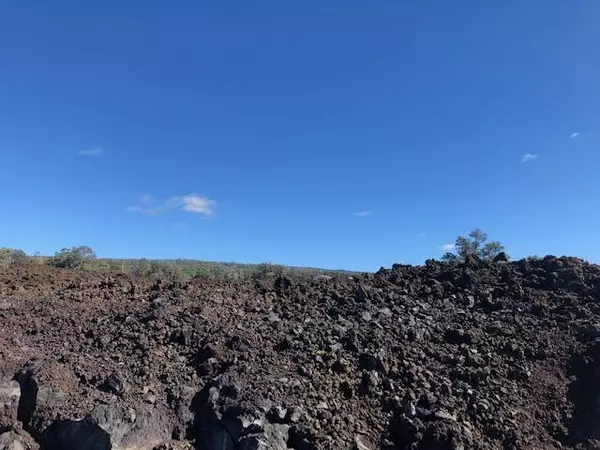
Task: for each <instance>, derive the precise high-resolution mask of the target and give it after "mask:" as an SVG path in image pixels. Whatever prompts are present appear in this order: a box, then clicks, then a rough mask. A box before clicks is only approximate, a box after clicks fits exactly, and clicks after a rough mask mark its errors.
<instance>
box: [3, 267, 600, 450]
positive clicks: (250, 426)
mask: <svg viewBox="0 0 600 450" xmlns="http://www.w3.org/2000/svg"><path fill="white" fill-rule="evenodd" d="M0 304H2V305H3V306H2V308H0V324H1V326H2V332H1V333H0V450H3V449H7V450H8V449H10V450H21V449H22V450H27V449H38V448H41V449H42V450H58V449H61V450H79V449H95V450H108V449H111V448H112V449H157V450H159V449H161V450H168V449H173V450H174V449H192V448H196V449H200V450H250V449H252V450H267V449H273V450H291V449H294V450H317V449H319V450H320V449H332V450H333V449H349V450H350V449H353V450H375V449H386V450H392V449H400V450H430V449H433V450H467V449H482V450H495V449H600V402H598V399H599V398H600V268H599V267H598V266H595V265H591V264H587V263H585V262H583V261H582V260H579V259H576V258H555V257H546V258H543V259H526V260H521V261H517V262H508V261H506V258H505V257H498V258H496V260H495V261H494V262H493V263H486V262H483V261H480V260H478V259H477V258H471V259H470V260H469V261H468V262H467V263H466V264H453V265H447V264H440V263H437V262H435V261H431V260H430V261H427V262H426V264H425V265H424V266H421V267H412V266H402V265H395V266H393V267H392V268H390V269H387V270H386V269H381V270H380V271H378V272H377V273H375V274H365V275H363V276H355V277H352V278H349V277H347V276H343V275H339V276H326V277H324V276H318V277H315V278H294V277H293V276H292V277H283V276H279V277H278V276H276V275H274V276H269V277H265V278H264V279H261V280H252V281H239V282H231V281H216V280H206V279H194V280H191V281H189V282H185V283H181V282H167V281H160V280H152V279H143V278H132V277H130V276H126V275H118V274H102V273H86V272H73V271H67V270H60V269H52V268H47V267H27V266H23V267H10V268H8V269H5V270H4V271H3V272H2V273H0Z"/></svg>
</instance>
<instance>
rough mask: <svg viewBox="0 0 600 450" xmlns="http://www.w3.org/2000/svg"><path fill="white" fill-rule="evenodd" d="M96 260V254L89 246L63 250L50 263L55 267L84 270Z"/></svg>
mask: <svg viewBox="0 0 600 450" xmlns="http://www.w3.org/2000/svg"><path fill="white" fill-rule="evenodd" d="M95 259H96V253H94V250H92V249H91V248H90V247H88V246H87V245H82V246H80V247H71V248H70V249H69V248H63V249H62V250H61V251H59V252H56V253H55V254H54V257H53V258H52V260H51V261H50V265H52V266H54V267H62V268H65V269H82V268H86V267H89V265H90V262H92V261H93V260H95Z"/></svg>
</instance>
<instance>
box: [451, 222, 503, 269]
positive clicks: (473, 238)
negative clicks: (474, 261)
mask: <svg viewBox="0 0 600 450" xmlns="http://www.w3.org/2000/svg"><path fill="white" fill-rule="evenodd" d="M487 239H488V236H487V234H486V233H484V232H483V231H481V230H480V229H479V228H476V229H474V230H473V231H471V232H470V233H469V235H468V236H458V237H457V238H456V241H455V243H454V251H453V252H447V253H445V254H444V256H442V261H445V262H458V261H461V262H464V261H466V260H467V258H468V257H469V256H477V257H479V258H481V259H482V260H484V261H492V260H493V259H494V258H495V257H496V256H498V255H499V254H500V253H501V252H504V245H502V244H501V243H500V242H499V241H491V242H486V241H487Z"/></svg>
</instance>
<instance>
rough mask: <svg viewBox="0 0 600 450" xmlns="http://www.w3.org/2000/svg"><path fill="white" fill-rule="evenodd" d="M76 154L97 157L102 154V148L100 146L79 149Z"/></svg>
mask: <svg viewBox="0 0 600 450" xmlns="http://www.w3.org/2000/svg"><path fill="white" fill-rule="evenodd" d="M77 154H78V155H79V156H90V157H98V156H102V155H103V154H104V149H103V148H102V147H94V148H88V149H85V150H79V151H78V152H77Z"/></svg>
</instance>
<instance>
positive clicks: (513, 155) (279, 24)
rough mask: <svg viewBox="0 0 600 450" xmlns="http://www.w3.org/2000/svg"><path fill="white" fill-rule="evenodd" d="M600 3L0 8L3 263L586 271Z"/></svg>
mask: <svg viewBox="0 0 600 450" xmlns="http://www.w3.org/2000/svg"><path fill="white" fill-rule="evenodd" d="M598 23H600V3H599V2H597V1H594V0H581V1H580V0H574V1H567V0H560V1H559V0H529V1H526V2H524V1H521V0H507V1H502V2H501V1H496V2H482V1H479V0H477V1H476V0H471V1H467V0H465V1H457V2H448V1H441V0H438V1H428V0H424V1H418V2H417V1H414V2H410V1H409V2H398V1H370V2H365V1H354V0H343V1H341V0H339V1H338V0H332V1H327V0H326V1H323V0H319V1H312V0H304V1H294V2H291V1H281V0H278V1H267V0H265V1H260V0H259V1H253V2H228V1H222V0H221V1H211V0H207V1H202V2H197V1H179V2H165V1H152V0H144V1H128V2H122V1H114V0H106V1H102V2H82V1H74V0H73V1H61V0H56V1H52V2H25V1H22V0H4V1H1V2H0V166H1V167H2V175H1V177H0V202H1V205H2V209H1V211H2V212H1V213H0V219H1V220H0V238H1V239H0V246H14V247H19V248H23V249H25V250H26V251H29V252H34V251H41V252H43V253H45V254H50V253H53V252H54V251H56V250H57V249H59V248H61V247H65V246H72V245H81V244H87V245H90V246H92V247H93V248H94V249H95V250H96V251H97V253H98V254H99V255H100V256H107V257H121V256H122V257H148V258H174V257H182V258H198V259H207V260H222V261H239V262H262V261H272V262H276V263H285V264H293V265H307V266H320V267H328V268H346V269H358V270H374V269H377V268H379V267H380V266H389V265H391V264H392V263H394V262H405V263H420V262H422V261H423V260H424V259H425V258H428V257H435V256H439V255H441V254H442V252H443V250H442V249H441V247H442V246H443V245H444V244H448V243H451V242H453V240H454V238H455V236H456V235H458V234H461V233H467V232H468V231H469V230H470V229H472V228H474V227H480V228H482V229H484V230H485V231H487V232H488V234H489V235H490V237H491V238H494V239H499V240H501V241H503V242H504V243H505V244H506V246H507V248H508V250H509V252H510V253H511V254H512V255H513V256H516V257H521V256H525V255H531V254H547V253H554V254H571V255H578V256H582V257H585V258H587V259H590V260H593V261H600V233H598V230H600V208H599V207H598V203H599V200H598V198H600V178H599V177H598V168H599V167H600V153H599V151H600V26H598Z"/></svg>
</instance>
